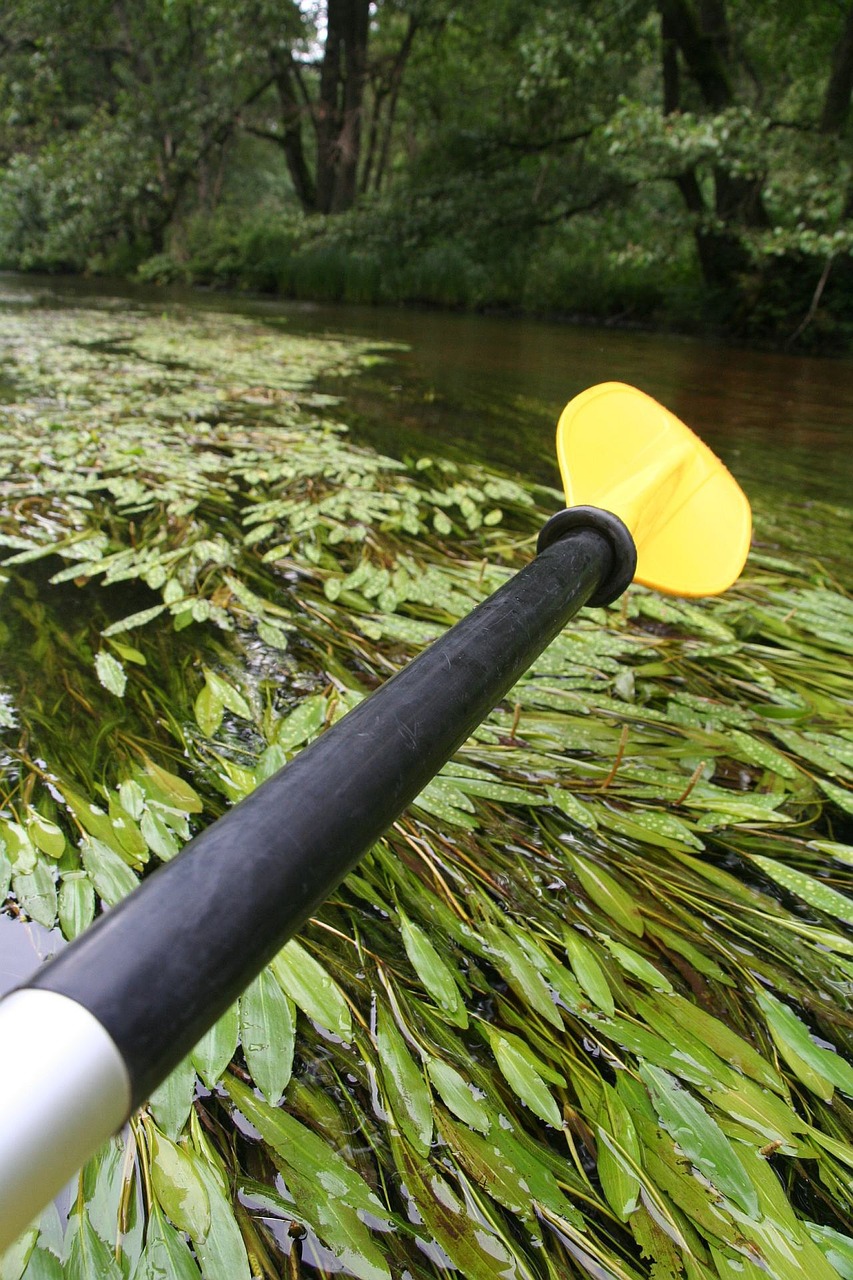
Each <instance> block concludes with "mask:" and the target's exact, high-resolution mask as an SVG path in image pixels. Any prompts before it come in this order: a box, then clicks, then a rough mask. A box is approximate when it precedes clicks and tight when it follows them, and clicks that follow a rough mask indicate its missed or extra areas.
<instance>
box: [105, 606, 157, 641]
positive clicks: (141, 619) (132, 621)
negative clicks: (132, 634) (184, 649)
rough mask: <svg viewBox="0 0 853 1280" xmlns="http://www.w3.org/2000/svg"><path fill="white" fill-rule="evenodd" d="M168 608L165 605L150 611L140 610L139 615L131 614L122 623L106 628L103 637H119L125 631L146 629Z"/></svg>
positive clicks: (152, 608) (115, 623)
mask: <svg viewBox="0 0 853 1280" xmlns="http://www.w3.org/2000/svg"><path fill="white" fill-rule="evenodd" d="M165 608H166V606H165V605H164V604H155V605H152V607H151V608H150V609H140V610H139V612H138V613H130V614H128V616H127V617H126V618H122V619H121V621H120V622H114V623H113V624H112V626H109V627H105V628H104V630H103V631H102V632H101V635H102V636H106V637H108V636H117V635H121V633H122V632H123V631H131V630H132V629H133V628H134V627H144V626H145V624H146V623H147V622H152V621H153V620H154V618H156V617H158V616H159V615H160V614H161V613H162V612H163V610H164V609H165Z"/></svg>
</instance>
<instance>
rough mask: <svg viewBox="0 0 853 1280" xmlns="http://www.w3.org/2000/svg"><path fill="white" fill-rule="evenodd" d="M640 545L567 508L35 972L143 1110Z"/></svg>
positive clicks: (620, 528)
mask: <svg viewBox="0 0 853 1280" xmlns="http://www.w3.org/2000/svg"><path fill="white" fill-rule="evenodd" d="M551 539H556V540H554V541H551ZM635 558H636V553H635V551H634V545H633V542H632V540H631V536H630V534H629V533H628V531H627V529H625V526H624V525H623V524H622V523H621V521H619V520H618V519H617V518H616V517H614V516H611V515H609V513H605V512H598V511H596V509H594V508H586V509H583V508H579V509H575V510H573V511H571V512H562V513H560V514H559V515H558V516H555V517H554V518H553V519H552V520H551V521H549V522H548V524H547V525H546V526H545V529H544V530H543V534H542V537H541V538H540V551H539V554H538V555H537V556H536V558H535V559H534V560H533V561H532V562H531V563H530V564H529V565H527V566H526V567H525V568H524V569H522V570H521V572H520V573H518V574H516V576H515V577H513V578H512V579H510V580H509V581H508V582H507V583H505V584H504V585H503V586H502V587H500V588H499V590H498V591H496V592H495V593H494V594H493V595H492V596H490V597H489V598H488V599H487V600H485V601H484V602H483V603H482V604H480V605H479V606H478V607H477V608H476V609H474V610H473V612H472V613H470V614H469V615H468V616H467V617H466V618H464V619H463V620H462V621H461V622H459V623H457V624H456V626H454V627H452V628H451V629H450V630H449V631H448V632H447V633H446V634H445V635H444V636H442V637H441V639H439V640H437V641H436V642H435V644H433V645H432V646H431V647H430V648H429V649H427V650H425V651H424V652H423V653H421V654H420V655H419V656H418V657H417V658H415V659H414V660H413V661H412V662H411V663H410V664H409V665H408V666H407V667H405V668H404V669H403V670H402V671H400V672H399V673H398V674H397V675H395V676H394V677H393V678H392V679H390V680H388V681H387V682H386V683H385V684H384V685H382V687H381V688H380V689H378V690H377V691H376V692H375V693H374V694H372V695H371V696H370V697H369V698H366V699H365V701H364V702H362V703H360V704H359V705H358V706H357V707H355V708H354V710H352V711H350V712H349V714H348V715H346V716H345V717H343V718H342V719H341V720H340V721H339V722H338V723H337V724H336V725H334V726H333V727H332V728H330V729H329V730H328V731H327V732H326V733H324V734H322V736H321V737H320V738H318V739H317V741H316V742H314V743H312V745H311V746H309V747H307V748H306V749H305V750H304V751H302V752H300V754H299V755H298V756H296V757H295V758H294V759H293V760H292V761H290V762H289V763H288V764H287V765H285V767H284V768H283V769H281V770H280V771H279V772H278V773H277V774H275V776H274V777H272V778H270V779H269V780H268V781H267V782H265V783H263V785H262V786H260V787H258V789H257V790H256V791H254V792H252V794H251V795H250V796H248V797H247V798H246V799H245V800H243V801H242V802H241V803H240V804H238V805H236V806H235V807H234V808H233V809H231V810H229V811H228V813H226V814H225V815H224V816H223V817H222V818H220V819H219V821H217V822H215V823H213V824H212V825H211V826H210V827H208V828H207V829H206V830H205V831H203V832H202V833H201V834H200V835H198V836H196V837H195V839H193V840H191V841H190V843H189V844H188V845H187V846H186V847H185V848H184V849H183V850H182V852H181V853H180V854H179V855H178V856H177V857H176V858H175V859H174V860H173V861H171V862H169V863H167V864H165V865H164V866H162V867H160V868H158V870H157V871H155V872H154V873H153V874H152V875H150V876H149V877H147V878H146V879H145V880H144V881H143V882H142V884H141V885H140V886H139V888H138V889H137V890H135V891H134V892H133V893H132V894H130V895H129V896H128V897H127V898H125V899H124V900H123V901H122V902H121V903H119V905H118V906H116V907H114V908H113V909H112V910H110V911H108V912H106V913H105V914H104V915H103V916H101V917H100V919H99V920H98V921H96V923H95V924H94V925H93V927H92V928H91V929H90V930H88V931H87V932H86V933H85V934H83V935H82V936H81V937H80V938H78V939H77V940H75V941H74V942H73V943H72V944H71V945H70V946H68V947H67V948H66V949H65V950H64V951H63V952H62V953H61V954H60V955H58V956H57V957H56V958H55V959H53V960H52V961H50V962H49V963H48V964H46V965H45V966H44V967H43V968H42V969H41V970H40V971H39V972H38V973H37V974H36V975H35V977H34V978H33V979H32V980H31V982H30V983H29V984H28V985H29V986H31V987H38V988H43V989H47V990H50V991H55V992H59V993H60V994H62V995H65V996H69V997H70V998H71V999H73V1000H76V1001H77V1002H78V1003H79V1004H82V1005H83V1006H84V1007H85V1008H87V1009H88V1010H89V1011H90V1012H91V1013H92V1014H94V1016H95V1017H96V1018H97V1019H98V1020H99V1021H100V1023H101V1024H102V1025H103V1026H104V1027H105V1028H106V1030H107V1031H108V1032H109V1034H110V1035H111V1036H112V1038H113V1040H114V1041H115V1043H116V1045H117V1046H118V1048H119V1050H120V1052H121V1054H122V1056H123V1057H124V1059H125V1062H126V1064H127V1067H128V1072H129V1074H130V1078H131V1083H132V1091H133V1103H134V1106H137V1105H139V1104H140V1103H142V1102H143V1101H144V1100H145V1099H146V1098H147V1097H148V1095H149V1093H150V1092H151V1090H152V1089H154V1088H155V1087H156V1086H157V1085H158V1084H160V1083H161V1082H162V1081H163V1080H164V1079H165V1078H166V1076H167V1075H168V1074H169V1072H170V1071H171V1070H172V1069H173V1068H174V1067H175V1066H177V1064H178V1063H179V1062H180V1061H181V1059H182V1058H183V1057H184V1055H185V1054H187V1053H188V1052H189V1051H190V1050H191V1049H192V1047H193V1046H194V1045H195V1044H196V1043H197V1041H198V1040H199V1039H200V1037H201V1036H202V1035H203V1034H204V1032H205V1031H206V1030H207V1029H208V1028H209V1027H210V1026H212V1025H213V1023H214V1022H215V1021H216V1020H217V1018H218V1017H219V1016H220V1015H221V1014H222V1013H224V1011H225V1010H226V1009H227V1008H228V1006H229V1005H230V1004H231V1003H232V1002H233V1001H234V1000H235V999H236V998H237V996H238V995H239V994H240V992H241V991H243V990H244V989H245V987H246V986H247V985H248V984H249V983H250V982H251V981H252V979H253V978H254V977H255V976H256V975H257V974H258V973H259V972H260V970H261V969H262V968H263V967H264V965H266V964H267V963H268V962H269V961H270V960H271V959H272V957H273V956H274V955H275V954H276V952H277V951H278V950H279V948H280V947H281V946H283V944H284V943H285V942H286V941H287V939H288V938H290V937H291V936H292V935H293V934H294V933H295V932H296V931H297V929H298V928H299V927H300V925H301V924H302V923H303V922H304V921H305V920H306V919H307V918H308V917H309V916H310V915H311V914H312V912H314V911H315V910H316V908H317V907H318V906H319V905H320V903H321V902H322V901H323V900H324V899H325V898H326V897H328V895H329V894H330V893H331V892H332V891H333V890H334V889H335V887H336V886H337V885H338V884H339V883H340V881H341V880H342V879H343V878H344V876H345V875H346V874H347V872H348V871H350V870H351V868H352V867H353V866H354V865H355V863H356V862H357V861H358V860H359V858H360V857H361V856H362V855H363V854H364V853H365V852H366V851H367V850H368V849H369V848H370V846H371V845H372V844H373V843H374V842H375V841H376V840H377V839H378V838H379V836H381V835H382V833H383V832H384V831H385V830H386V829H387V828H388V827H389V826H390V825H391V823H392V822H393V821H394V820H395V819H396V818H397V817H398V816H399V815H400V813H401V812H402V811H403V809H404V808H405V807H406V805H408V804H409V803H410V802H411V801H412V800H413V799H414V798H415V797H416V796H417V794H418V792H419V791H421V790H422V788H423V787H424V786H425V785H426V784H427V782H429V780H430V778H432V777H433V776H434V774H435V773H437V771H438V770H439V769H440V768H441V766H442V765H443V764H444V763H445V761H446V760H448V758H449V757H450V756H451V755H452V754H453V752H454V751H455V750H456V749H457V748H458V747H459V746H460V745H461V744H462V743H463V742H464V741H465V739H466V738H467V737H468V735H469V734H470V733H471V731H472V730H473V729H474V728H476V726H477V725H478V724H479V723H480V722H481V721H482V720H483V719H484V718H485V716H487V715H488V713H489V712H490V711H491V710H492V708H493V707H494V706H495V704H496V703H497V702H499V701H500V700H501V698H502V697H503V696H504V695H505V694H506V693H507V691H508V690H509V689H510V688H511V687H512V685H513V684H514V683H515V682H516V680H517V679H518V678H519V676H520V675H521V674H522V673H523V672H524V671H525V670H526V668H527V667H528V666H529V665H530V663H531V662H532V661H533V660H534V658H535V657H536V656H537V655H538V654H539V653H540V652H541V651H542V650H543V649H544V648H545V646H546V645H547V644H548V643H549V642H550V641H551V640H552V639H553V638H554V637H555V636H556V635H557V633H558V632H559V631H560V630H561V628H562V627H563V626H564V624H565V623H566V622H567V621H568V619H569V618H570V617H572V615H573V614H575V613H576V612H577V611H578V609H580V608H581V607H582V606H583V605H584V604H586V603H594V604H605V603H609V601H610V600H611V599H614V598H615V597H616V596H617V595H618V594H620V592H621V591H622V590H624V588H625V586H626V585H627V583H628V582H629V581H630V579H631V577H632V576H633V569H634V563H635Z"/></svg>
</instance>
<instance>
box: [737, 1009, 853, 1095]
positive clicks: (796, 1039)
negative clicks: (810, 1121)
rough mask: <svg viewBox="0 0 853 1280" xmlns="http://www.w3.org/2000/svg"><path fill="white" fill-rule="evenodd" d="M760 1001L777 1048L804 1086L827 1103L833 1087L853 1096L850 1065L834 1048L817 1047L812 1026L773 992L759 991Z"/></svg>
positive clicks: (852, 1069) (851, 1068) (852, 1074)
mask: <svg viewBox="0 0 853 1280" xmlns="http://www.w3.org/2000/svg"><path fill="white" fill-rule="evenodd" d="M757 1000H758V1004H759V1006H760V1008H761V1010H762V1012H763V1013H764V1015H765V1017H766V1018H767V1025H768V1027H769V1028H770V1034H771V1035H772V1037H773V1039H774V1041H775V1043H776V1047H777V1048H778V1050H779V1052H780V1053H781V1055H782V1057H783V1058H784V1059H785V1061H786V1062H787V1063H788V1065H789V1066H790V1067H791V1070H792V1071H793V1072H794V1073H795V1074H796V1075H797V1076H798V1077H799V1078H800V1079H801V1080H802V1082H803V1084H805V1085H806V1086H807V1087H808V1088H809V1089H811V1090H812V1092H814V1093H816V1094H817V1095H818V1097H821V1098H824V1099H826V1100H827V1101H828V1100H829V1099H830V1098H831V1097H832V1089H833V1086H837V1087H838V1088H839V1089H842V1090H843V1091H844V1093H846V1094H848V1095H850V1096H851V1097H853V1067H851V1065H850V1063H849V1062H847V1060H846V1059H845V1058H842V1057H841V1055H840V1054H838V1053H833V1052H832V1050H831V1049H824V1048H822V1047H821V1046H820V1045H817V1044H815V1042H814V1041H813V1040H812V1038H811V1035H810V1034H809V1029H808V1027H807V1026H806V1024H805V1023H804V1022H802V1021H801V1020H800V1019H799V1018H798V1017H797V1015H796V1014H795V1013H794V1011H793V1009H791V1008H790V1007H789V1006H788V1005H787V1004H783V1003H782V1001H781V1000H777V999H776V997H775V996H774V995H771V993H770V992H769V991H759V992H758V995H757Z"/></svg>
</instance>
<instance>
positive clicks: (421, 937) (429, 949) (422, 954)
mask: <svg viewBox="0 0 853 1280" xmlns="http://www.w3.org/2000/svg"><path fill="white" fill-rule="evenodd" d="M398 915H399V919H400V934H401V936H402V938H403V946H404V947H405V949H406V955H407V956H408V957H409V960H410V962H411V965H412V968H413V969H414V970H415V972H416V973H417V975H418V977H419V978H420V980H421V982H422V983H423V984H424V986H425V987H426V989H427V991H428V992H429V994H430V995H431V996H432V998H433V1000H435V1002H436V1004H437V1005H438V1006H439V1008H440V1009H443V1010H444V1012H445V1013H446V1014H447V1015H448V1016H449V1017H450V1019H451V1021H452V1022H454V1023H455V1024H456V1025H457V1026H459V1027H466V1026H467V1025H468V1015H467V1014H466V1012H465V1006H464V1004H463V1003H462V998H461V996H460V994H459V988H458V986H457V985H456V980H455V978H454V976H453V971H452V970H451V968H450V966H449V965H448V964H447V963H446V962H445V961H444V960H443V959H442V958H441V956H440V955H439V953H438V952H437V951H436V949H435V947H434V946H433V944H432V943H431V942H430V940H429V938H428V937H427V935H426V934H425V933H424V931H423V929H421V928H420V926H419V925H416V924H415V923H414V922H413V921H411V920H409V918H408V917H407V916H405V915H404V914H403V912H402V911H399V912H398Z"/></svg>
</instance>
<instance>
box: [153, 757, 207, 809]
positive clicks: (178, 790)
mask: <svg viewBox="0 0 853 1280" xmlns="http://www.w3.org/2000/svg"><path fill="white" fill-rule="evenodd" d="M143 776H144V777H145V778H146V779H147V780H148V782H149V784H150V785H151V786H152V787H153V788H154V789H155V791H156V792H157V793H159V798H160V799H161V800H162V801H163V802H164V803H165V804H172V805H174V806H175V808H176V809H181V810H182V811H183V812H184V813H201V811H202V808H203V805H202V803H201V800H200V799H199V797H198V793H197V792H196V791H194V790H193V788H192V787H191V786H190V785H189V783H188V782H184V780H183V778H179V777H177V775H176V774H174V773H169V771H168V770H167V769H161V767H160V766H159V765H158V764H155V763H154V761H153V760H146V762H145V774H144V775H143Z"/></svg>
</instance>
